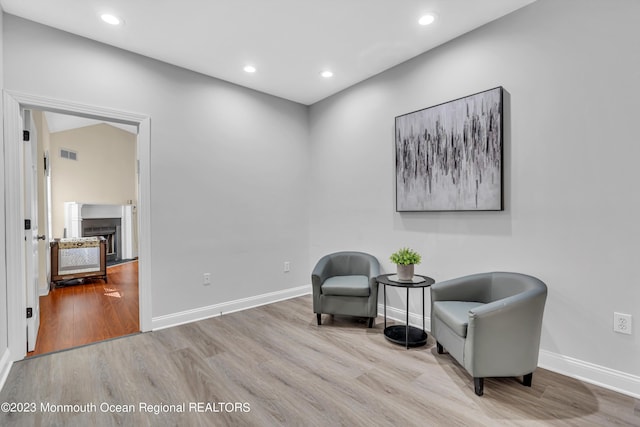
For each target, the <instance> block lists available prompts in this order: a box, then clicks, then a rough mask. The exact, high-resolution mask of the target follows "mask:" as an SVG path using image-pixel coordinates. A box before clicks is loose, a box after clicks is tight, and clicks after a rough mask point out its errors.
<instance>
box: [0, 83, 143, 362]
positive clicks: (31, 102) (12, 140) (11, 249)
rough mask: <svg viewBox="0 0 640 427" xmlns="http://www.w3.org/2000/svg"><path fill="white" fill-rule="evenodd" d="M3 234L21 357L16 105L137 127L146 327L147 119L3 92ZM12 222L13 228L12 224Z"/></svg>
mask: <svg viewBox="0 0 640 427" xmlns="http://www.w3.org/2000/svg"><path fill="white" fill-rule="evenodd" d="M3 104H4V108H3V119H4V154H5V158H4V166H5V209H6V211H5V232H6V236H5V239H6V263H7V264H6V275H7V329H8V347H9V354H10V360H12V361H18V360H22V359H24V357H25V356H26V348H27V342H26V339H27V336H26V327H27V326H26V325H27V318H26V309H27V306H26V296H25V293H24V286H25V280H26V278H25V254H24V250H23V244H24V227H23V226H24V219H25V216H24V215H25V212H24V204H23V198H24V192H23V186H24V182H23V177H22V172H23V166H22V157H21V156H22V155H23V146H22V144H21V143H18V142H19V141H22V123H20V120H19V117H20V110H21V109H35V110H43V111H52V112H56V113H62V114H72V115H76V116H81V117H86V118H91V119H99V120H100V119H106V120H109V121H113V122H117V123H123V124H128V125H134V126H137V127H138V144H137V151H138V153H137V155H138V206H137V210H138V256H139V261H138V296H139V312H140V313H139V316H140V330H141V331H142V332H147V331H150V330H151V320H152V317H151V212H150V195H151V186H150V184H151V183H150V153H151V117H150V116H148V115H145V114H138V113H130V112H124V111H119V110H114V109H109V108H103V107H97V106H92V105H86V104H80V103H76V102H71V101H64V100H58V99H53V98H46V97H41V96H36V95H30V94H25V93H21V92H15V91H10V90H4V91H3ZM11 224H13V226H11Z"/></svg>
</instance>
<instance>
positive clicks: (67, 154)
mask: <svg viewBox="0 0 640 427" xmlns="http://www.w3.org/2000/svg"><path fill="white" fill-rule="evenodd" d="M60 157H62V158H63V159H69V160H78V153H76V152H75V151H72V150H67V149H66V148H61V149H60Z"/></svg>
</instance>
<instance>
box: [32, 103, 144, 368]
mask: <svg viewBox="0 0 640 427" xmlns="http://www.w3.org/2000/svg"><path fill="white" fill-rule="evenodd" d="M23 115H24V116H25V117H27V116H31V118H32V120H31V122H32V125H31V129H30V130H29V132H30V138H29V139H30V143H31V145H32V146H34V147H35V148H36V152H37V155H36V156H34V157H35V159H36V160H35V161H34V162H33V163H35V164H36V165H37V168H36V169H37V171H36V175H37V178H36V182H37V186H36V187H37V191H36V192H35V193H36V194H37V200H36V203H34V205H36V206H37V208H38V211H39V212H38V215H32V217H31V218H32V223H35V222H37V224H34V225H33V227H37V229H38V230H40V234H41V235H40V236H39V237H40V238H41V239H42V240H40V241H37V242H36V244H38V245H39V246H40V247H39V251H38V252H37V253H39V254H40V260H39V269H37V270H36V272H37V273H39V274H37V276H39V277H38V282H39V289H38V290H39V298H38V300H37V301H35V304H36V305H38V303H39V310H33V311H34V312H39V314H40V318H39V319H40V322H39V330H38V331H34V332H37V340H35V339H34V338H33V334H32V333H30V334H29V335H28V342H27V356H28V357H32V356H36V355H41V354H45V353H50V352H53V351H59V350H65V349H69V348H73V347H77V346H81V345H86V344H91V343H94V342H98V341H103V340H106V339H111V338H116V337H120V336H124V335H129V334H132V333H136V332H138V331H139V330H140V328H139V308H138V276H137V272H138V268H137V259H138V257H137V255H138V254H137V252H138V251H137V247H138V245H137V233H136V231H137V230H136V226H135V225H136V222H137V221H135V216H136V208H137V204H138V178H137V168H136V159H137V154H136V153H137V150H136V145H137V133H138V129H137V127H136V126H127V125H122V124H119V123H113V122H109V121H106V120H94V119H88V118H85V117H79V116H74V115H69V114H60V113H53V112H50V111H40V110H25V111H24V113H23ZM26 154H27V153H26V152H25V158H26ZM25 199H28V195H25ZM69 201H75V202H69ZM123 211H124V212H127V213H128V216H127V218H126V219H125V220H124V221H123V219H122V212H123ZM96 217H99V218H96ZM38 219H39V220H38ZM123 222H125V223H126V226H123V225H125V224H122V223H123ZM88 237H94V238H104V241H105V242H106V245H104V246H105V248H106V250H105V252H106V254H105V255H106V257H104V258H106V260H104V261H103V263H104V264H105V266H102V267H100V266H92V268H94V269H95V270H98V272H97V274H96V273H94V274H96V276H93V277H92V276H91V274H92V273H91V272H90V271H87V272H82V273H80V274H66V275H65V274H62V275H60V274H59V270H60V271H63V270H64V271H69V270H68V269H69V268H70V266H69V264H68V263H69V260H71V259H76V260H77V261H76V262H78V261H79V260H81V259H82V258H83V257H87V255H88V254H91V253H92V252H91V251H93V253H96V252H97V253H99V252H100V248H99V247H96V248H94V249H89V248H80V249H78V248H67V249H59V247H60V246H61V245H64V246H66V245H67V244H68V243H69V242H67V241H68V240H69V239H73V238H82V239H85V238H88ZM61 239H62V240H61ZM50 242H56V244H55V245H54V249H55V250H54V251H53V252H54V254H53V257H51V255H49V254H47V249H50V248H51V245H50ZM65 242H67V243H65ZM123 242H125V244H123ZM50 252H51V250H50V251H49V253H50ZM90 258H92V257H91V256H89V257H88V259H87V260H90V261H91V262H95V261H96V260H97V259H99V257H96V259H90ZM27 260H29V258H27ZM49 261H51V262H54V263H55V264H56V265H55V266H51V265H50V263H49ZM84 261H86V260H83V262H82V263H83V264H84ZM98 264H99V263H98ZM116 264H118V266H116ZM52 267H53V271H54V272H55V280H54V278H52V276H51V271H52ZM81 267H82V269H83V270H84V269H86V268H85V267H86V266H85V265H82V266H81ZM89 269H90V268H89ZM105 273H106V274H105ZM29 274H30V269H29V264H28V263H27V277H29ZM34 275H35V272H34ZM84 275H87V277H78V276H84ZM61 277H63V278H64V279H63V280H60V279H61ZM27 299H28V301H27V302H28V304H29V303H30V301H29V296H27ZM29 327H30V325H29V323H28V325H27V328H28V330H29ZM34 329H35V328H34ZM31 340H33V341H31Z"/></svg>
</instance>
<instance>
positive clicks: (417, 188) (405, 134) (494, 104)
mask: <svg viewBox="0 0 640 427" xmlns="http://www.w3.org/2000/svg"><path fill="white" fill-rule="evenodd" d="M502 118H503V116H502V87H497V88H494V89H489V90H487V91H484V92H480V93H476V94H474V95H469V96H466V97H464V98H460V99H456V100H454V101H450V102H446V103H444V104H439V105H436V106H433V107H429V108H425V109H423V110H419V111H415V112H413V113H408V114H404V115H402V116H398V117H396V123H395V144H396V211H398V212H409V211H490V210H502V209H503V203H502V200H503V197H502V145H503V144H502Z"/></svg>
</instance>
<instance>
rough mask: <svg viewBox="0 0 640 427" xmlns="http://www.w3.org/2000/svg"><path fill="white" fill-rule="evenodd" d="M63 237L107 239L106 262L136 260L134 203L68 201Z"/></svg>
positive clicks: (66, 203) (65, 205)
mask: <svg viewBox="0 0 640 427" xmlns="http://www.w3.org/2000/svg"><path fill="white" fill-rule="evenodd" d="M64 208H65V220H64V221H65V222H64V227H65V230H64V237H96V236H102V237H104V238H105V239H106V240H107V264H113V263H116V262H120V261H125V260H130V259H136V258H137V257H138V251H137V247H136V246H137V245H136V243H135V237H134V236H135V223H136V221H135V210H136V209H135V205H96V204H88V203H77V202H65V204H64Z"/></svg>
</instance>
